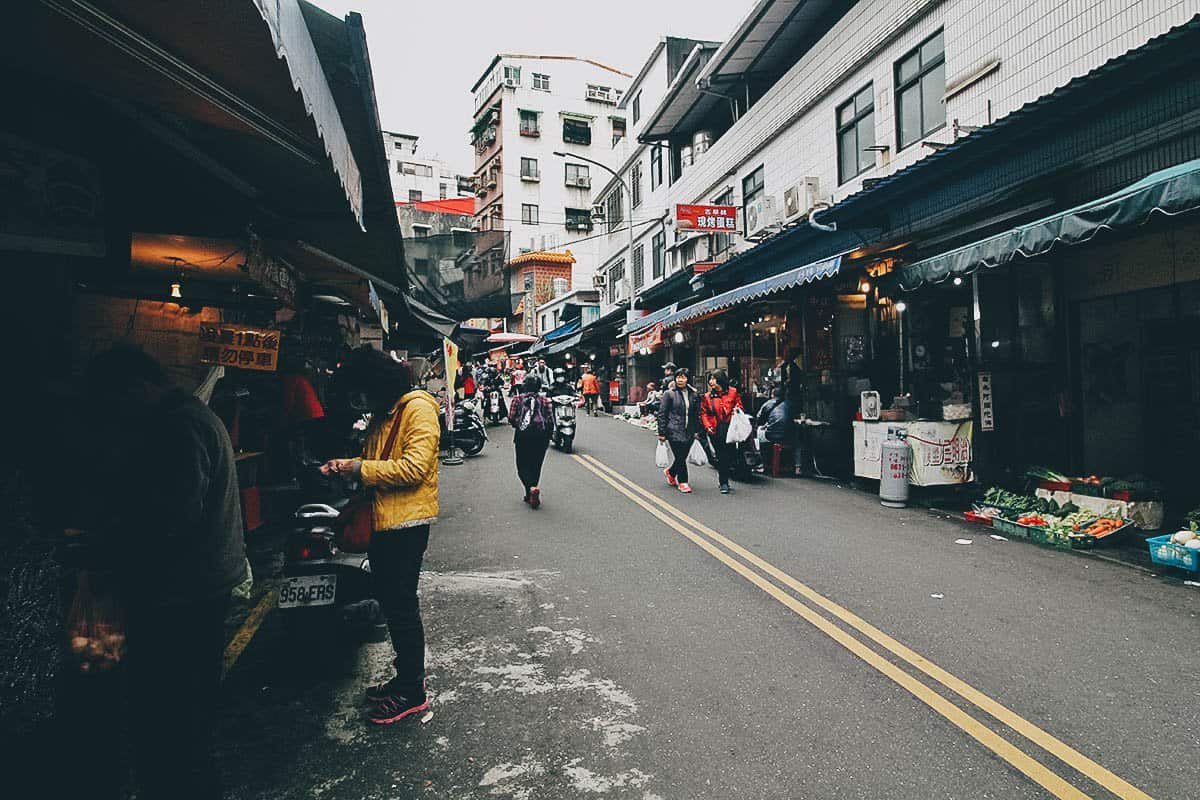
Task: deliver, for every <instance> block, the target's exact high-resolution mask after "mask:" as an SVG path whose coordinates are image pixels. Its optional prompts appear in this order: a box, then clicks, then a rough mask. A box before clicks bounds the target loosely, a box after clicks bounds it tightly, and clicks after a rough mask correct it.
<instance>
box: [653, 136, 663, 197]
mask: <svg viewBox="0 0 1200 800" xmlns="http://www.w3.org/2000/svg"><path fill="white" fill-rule="evenodd" d="M662 182H663V181H662V147H660V146H659V145H657V144H655V143H653V142H652V143H651V144H650V191H652V192H653V191H654V190H655V189H657V188H658V187H659V186H662Z"/></svg>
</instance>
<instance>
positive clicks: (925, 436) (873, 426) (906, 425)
mask: <svg viewBox="0 0 1200 800" xmlns="http://www.w3.org/2000/svg"><path fill="white" fill-rule="evenodd" d="M888 428H899V429H901V430H904V431H905V432H906V433H907V434H908V444H909V446H910V447H911V448H912V468H911V470H910V471H909V476H908V482H909V483H910V484H911V485H913V486H951V485H954V484H960V483H969V482H970V481H971V480H973V479H974V474H973V473H972V471H971V450H972V444H973V439H974V435H975V423H974V421H973V420H969V419H968V420H962V421H958V422H940V421H923V420H918V421H915V422H884V421H879V422H862V421H855V423H854V474H855V475H856V476H857V477H859V478H873V479H874V480H879V468H880V452H881V448H882V446H883V442H884V441H885V440H886V439H887V432H888Z"/></svg>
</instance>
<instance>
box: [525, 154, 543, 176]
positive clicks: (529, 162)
mask: <svg viewBox="0 0 1200 800" xmlns="http://www.w3.org/2000/svg"><path fill="white" fill-rule="evenodd" d="M521 177H522V178H528V179H530V180H537V179H538V177H539V173H538V162H537V159H536V158H525V157H524V156H522V157H521Z"/></svg>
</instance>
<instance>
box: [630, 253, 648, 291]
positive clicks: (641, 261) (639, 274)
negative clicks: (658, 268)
mask: <svg viewBox="0 0 1200 800" xmlns="http://www.w3.org/2000/svg"><path fill="white" fill-rule="evenodd" d="M645 258H646V257H645V248H644V246H643V245H640V244H639V245H638V246H637V247H635V248H633V288H634V289H641V288H642V286H643V284H645V283H646V260H645Z"/></svg>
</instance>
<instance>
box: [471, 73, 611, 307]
mask: <svg viewBox="0 0 1200 800" xmlns="http://www.w3.org/2000/svg"><path fill="white" fill-rule="evenodd" d="M629 78H630V76H629V75H628V74H626V73H624V72H621V71H620V70H618V69H615V68H613V67H609V66H605V65H604V64H600V63H598V62H595V61H589V60H587V59H583V58H576V57H574V56H537V55H521V54H500V55H497V56H496V57H495V58H494V59H493V60H492V61H491V63H490V64H488V66H487V68H486V69H485V70H484V71H483V74H482V75H481V76H480V77H479V80H478V81H476V83H475V85H474V86H473V87H471V91H472V93H473V94H474V96H475V117H474V124H473V126H472V128H471V140H472V143H473V145H474V148H475V185H476V195H477V199H476V226H477V227H478V229H479V230H480V231H482V232H489V231H507V232H509V235H510V241H509V252H510V254H511V256H516V255H518V254H520V253H522V252H528V251H531V250H564V249H569V250H570V251H571V253H572V254H573V255H574V256H575V267H574V272H573V275H572V283H573V286H572V288H587V289H591V286H592V274H593V273H594V272H595V269H596V266H597V259H598V258H599V255H600V250H601V247H600V242H599V240H597V239H595V238H589V237H591V236H592V234H593V222H592V203H591V196H592V191H593V186H595V185H597V184H598V183H600V182H603V181H604V180H605V179H606V178H605V173H604V171H603V170H602V169H600V168H598V167H595V166H591V165H588V164H586V163H584V162H582V161H578V160H575V161H572V160H571V159H569V158H566V159H564V158H562V157H559V156H556V155H554V153H555V152H556V151H557V152H565V153H567V154H569V155H570V154H578V155H580V156H585V157H587V158H589V159H592V160H594V161H599V162H601V163H603V164H606V165H609V166H614V165H615V164H616V161H617V159H618V156H619V153H620V152H621V151H620V150H619V149H615V148H614V146H613V144H614V142H617V141H620V140H621V139H623V138H624V137H625V135H626V117H627V114H626V113H625V112H623V111H620V110H618V104H619V103H620V102H621V100H622V97H623V95H624V93H625V90H626V88H627V86H628V84H629ZM486 239H487V237H486V236H484V237H483V240H484V241H485V242H486ZM579 240H584V241H579Z"/></svg>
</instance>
